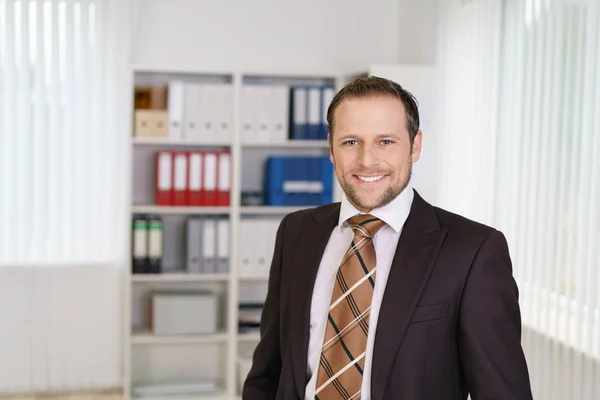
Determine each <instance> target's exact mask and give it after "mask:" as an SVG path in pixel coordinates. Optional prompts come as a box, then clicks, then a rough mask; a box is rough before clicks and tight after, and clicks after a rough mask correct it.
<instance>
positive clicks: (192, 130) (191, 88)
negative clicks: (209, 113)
mask: <svg viewBox="0 0 600 400" xmlns="http://www.w3.org/2000/svg"><path fill="white" fill-rule="evenodd" d="M201 92H202V86H201V85H200V84H198V83H187V84H186V86H185V111H184V120H185V126H184V132H183V135H184V137H185V138H186V139H190V140H199V139H202V126H201V125H200V124H201V123H202V121H201V119H200V114H201V112H202V105H201V103H200V96H201Z"/></svg>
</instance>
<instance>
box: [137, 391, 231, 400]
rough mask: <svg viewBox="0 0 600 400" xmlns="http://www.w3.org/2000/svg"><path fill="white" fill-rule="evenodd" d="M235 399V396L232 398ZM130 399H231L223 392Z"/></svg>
mask: <svg viewBox="0 0 600 400" xmlns="http://www.w3.org/2000/svg"><path fill="white" fill-rule="evenodd" d="M234 399H236V398H234ZM132 400H233V399H232V398H231V397H230V396H227V395H226V394H225V393H224V392H221V393H217V394H209V395H205V396H201V395H193V396H185V395H173V396H147V397H132Z"/></svg>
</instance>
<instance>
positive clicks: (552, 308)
mask: <svg viewBox="0 0 600 400" xmlns="http://www.w3.org/2000/svg"><path fill="white" fill-rule="evenodd" d="M592 4H593V1H584V0H582V1H564V2H556V1H551V2H550V1H541V0H529V1H516V0H514V1H505V4H504V18H503V19H504V27H503V34H502V44H503V46H502V57H501V60H502V61H501V63H502V66H501V72H500V83H499V85H500V93H501V98H500V103H499V107H498V110H499V133H498V138H497V143H498V152H497V171H498V181H497V182H498V183H497V187H496V203H497V214H496V221H497V223H498V225H499V227H500V228H502V229H503V230H504V231H505V232H506V233H507V237H508V238H509V241H510V242H511V243H510V247H511V250H512V251H513V254H512V256H513V263H514V264H515V274H516V278H517V280H518V283H519V286H520V288H521V290H522V299H523V300H522V304H523V320H524V323H525V324H526V325H528V326H530V327H532V328H533V329H537V330H539V331H542V332H545V333H547V334H548V335H550V336H551V337H553V338H556V339H559V340H561V341H564V342H566V343H568V344H569V345H572V346H574V347H576V348H578V349H580V350H583V351H585V352H587V353H588V354H600V348H598V343H597V342H598V340H597V337H594V336H593V332H594V329H595V328H594V326H595V324H596V325H598V326H600V319H599V318H600V315H599V314H600V311H599V310H600V298H599V293H600V290H599V289H598V288H599V287H600V279H599V274H598V271H599V267H598V266H599V265H600V251H599V249H600V246H598V243H600V212H599V209H598V208H599V207H598V205H599V204H600V184H599V183H600V165H599V164H598V161H597V160H598V156H599V155H600V141H599V140H598V132H599V131H600V120H599V119H598V118H597V110H598V109H600V74H598V73H597V69H598V65H599V63H600V59H599V58H598V56H599V55H600V53H599V52H600V44H599V43H600V42H598V40H597V37H598V35H599V19H598V8H597V7H593V6H592ZM576 332H579V333H578V334H576Z"/></svg>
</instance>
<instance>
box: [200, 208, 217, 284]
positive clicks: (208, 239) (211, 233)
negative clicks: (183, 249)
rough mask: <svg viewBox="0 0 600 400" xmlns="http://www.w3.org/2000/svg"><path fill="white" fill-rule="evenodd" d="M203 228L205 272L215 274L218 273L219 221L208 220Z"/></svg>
mask: <svg viewBox="0 0 600 400" xmlns="http://www.w3.org/2000/svg"><path fill="white" fill-rule="evenodd" d="M203 228H204V229H203V230H202V251H203V253H204V254H203V257H202V259H203V265H204V268H203V270H204V272H205V273H207V274H214V273H216V272H217V220H216V219H215V218H206V219H205V220H204V226H203Z"/></svg>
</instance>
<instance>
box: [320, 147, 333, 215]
mask: <svg viewBox="0 0 600 400" xmlns="http://www.w3.org/2000/svg"><path fill="white" fill-rule="evenodd" d="M320 161H321V162H320V164H321V166H320V167H321V168H320V170H321V171H320V173H321V181H322V182H323V192H322V194H321V205H324V204H330V203H332V202H333V164H332V163H331V160H330V159H329V157H328V156H324V157H322V158H321V160H320Z"/></svg>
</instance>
